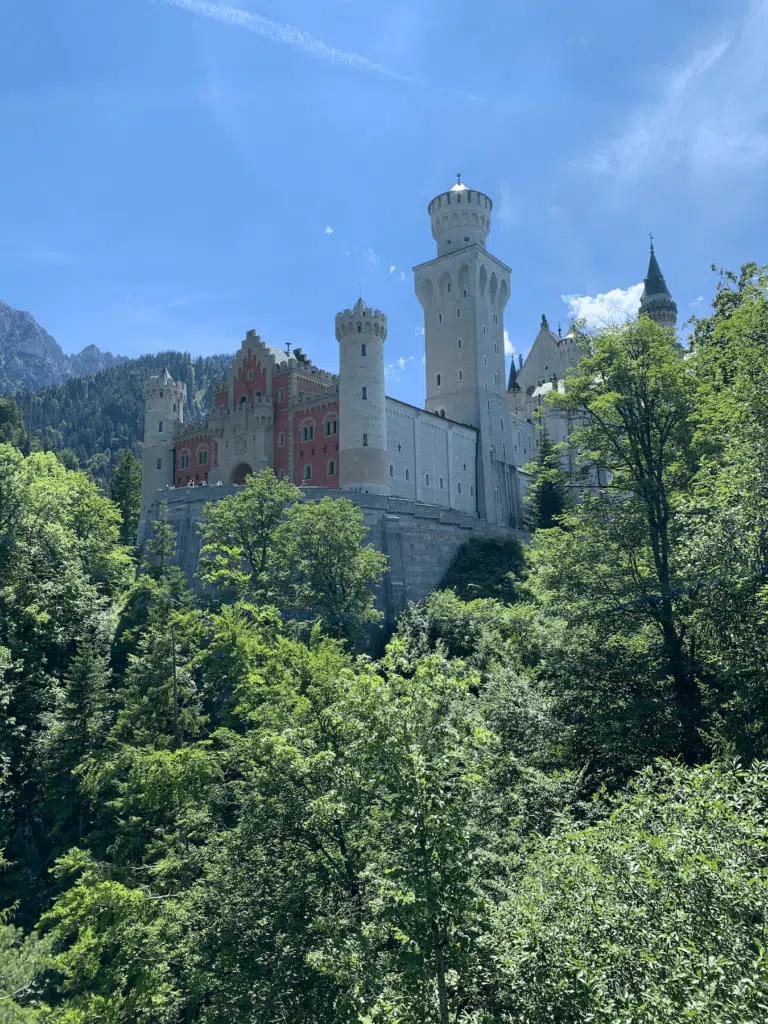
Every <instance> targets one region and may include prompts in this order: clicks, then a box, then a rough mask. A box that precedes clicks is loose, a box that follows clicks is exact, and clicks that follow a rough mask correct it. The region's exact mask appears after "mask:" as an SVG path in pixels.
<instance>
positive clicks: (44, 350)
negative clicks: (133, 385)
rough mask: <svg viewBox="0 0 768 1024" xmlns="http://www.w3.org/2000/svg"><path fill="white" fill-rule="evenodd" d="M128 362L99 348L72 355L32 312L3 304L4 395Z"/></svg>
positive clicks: (0, 391) (0, 387) (0, 372)
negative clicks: (67, 352)
mask: <svg viewBox="0 0 768 1024" xmlns="http://www.w3.org/2000/svg"><path fill="white" fill-rule="evenodd" d="M124 362H126V359H125V357H124V356H113V355H112V353H111V352H102V351H100V349H98V348H97V347H96V346H95V345H88V346H87V347H86V348H84V349H83V351H82V352H78V353H77V355H74V356H68V355H66V354H65V353H64V351H63V349H62V348H61V346H60V345H59V344H58V342H57V341H56V340H55V339H54V338H52V337H51V335H50V334H49V333H48V331H46V330H45V328H44V327H41V326H40V324H39V323H38V322H37V320H35V318H34V317H33V316H32V314H31V313H25V312H23V311H22V310H20V309H14V308H13V306H9V305H8V304H7V303H5V302H2V301H0V395H8V394H13V393H14V392H16V391H18V390H19V389H21V388H40V387H45V386H46V385H49V384H59V383H61V382H62V381H65V380H67V379H68V378H69V377H79V376H82V375H83V374H86V373H98V372H99V370H103V369H105V368H106V367H108V366H114V365H116V364H118V363H124Z"/></svg>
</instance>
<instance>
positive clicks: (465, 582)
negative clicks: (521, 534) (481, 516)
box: [441, 536, 525, 604]
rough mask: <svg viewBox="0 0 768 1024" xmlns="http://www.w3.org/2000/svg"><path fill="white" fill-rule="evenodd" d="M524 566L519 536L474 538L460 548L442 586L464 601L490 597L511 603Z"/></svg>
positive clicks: (514, 597)
mask: <svg viewBox="0 0 768 1024" xmlns="http://www.w3.org/2000/svg"><path fill="white" fill-rule="evenodd" d="M524 565H525V558H524V556H523V547H522V544H521V543H520V541H519V540H518V539H517V537H512V536H510V537H472V538H471V539H470V540H468V541H467V542H466V543H465V544H462V546H461V547H460V548H459V550H458V552H457V553H456V558H455V559H454V561H453V564H452V565H451V567H450V568H449V569H448V571H447V572H446V574H445V576H444V577H443V582H442V584H441V587H442V588H443V589H445V590H455V591H456V593H457V594H458V596H459V597H460V598H461V599H462V601H472V600H475V599H477V598H482V597H488V598H496V599H497V600H499V601H504V602H506V603H508V604H511V603H512V602H513V601H515V600H516V598H517V586H516V584H517V582H518V581H519V578H520V577H521V576H522V574H523V567H524Z"/></svg>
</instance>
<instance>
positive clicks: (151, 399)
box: [138, 370, 187, 544]
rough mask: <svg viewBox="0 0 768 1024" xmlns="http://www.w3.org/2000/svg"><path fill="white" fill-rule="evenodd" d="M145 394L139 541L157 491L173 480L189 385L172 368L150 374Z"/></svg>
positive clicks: (142, 536) (141, 540) (142, 538)
mask: <svg viewBox="0 0 768 1024" xmlns="http://www.w3.org/2000/svg"><path fill="white" fill-rule="evenodd" d="M142 392H143V394H144V451H143V456H142V471H141V516H140V520H139V538H138V540H139V543H140V544H141V543H143V541H144V540H145V531H146V523H147V516H148V514H149V510H150V507H151V505H152V497H153V495H154V493H155V491H156V490H158V489H159V488H161V487H166V486H167V485H168V484H170V483H173V434H174V429H175V427H176V424H177V423H183V422H184V402H185V401H186V397H187V388H186V385H185V384H181V383H177V382H176V381H175V380H174V379H173V377H172V376H171V375H170V373H169V372H168V370H163V372H162V373H160V374H158V375H157V376H155V377H149V378H148V379H147V380H145V381H144V384H143V385H142Z"/></svg>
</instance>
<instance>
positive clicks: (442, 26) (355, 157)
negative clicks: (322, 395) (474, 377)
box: [0, 0, 768, 402]
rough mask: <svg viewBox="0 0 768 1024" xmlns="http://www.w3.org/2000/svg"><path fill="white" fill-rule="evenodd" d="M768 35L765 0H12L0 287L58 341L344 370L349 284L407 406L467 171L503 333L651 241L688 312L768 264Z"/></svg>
mask: <svg viewBox="0 0 768 1024" xmlns="http://www.w3.org/2000/svg"><path fill="white" fill-rule="evenodd" d="M767 51H768V0H730V2H729V3H727V4H723V3H722V2H720V0H645V2H644V3H642V4H639V5H635V4H633V5H629V4H626V3H623V2H621V0H581V2H580V3H575V2H574V0H514V2H511V0H485V3H483V4H467V3H463V2H462V3H459V2H456V0H240V2H238V3H237V4H236V5H234V6H226V5H220V4H215V3H203V2H198V0H173V2H171V0H9V2H8V3H7V4H5V5H4V6H3V11H2V14H0V138H2V140H3V146H2V153H3V158H2V160H0V225H2V229H1V230H0V298H2V299H4V300H5V301H6V302H9V303H10V304H11V305H13V306H17V307H20V308H23V309H28V310H30V311H31V312H32V313H33V314H34V315H35V316H36V317H37V319H38V320H39V321H40V322H41V323H42V324H43V325H44V326H45V327H46V328H47V329H48V330H49V331H50V332H51V333H52V334H53V335H54V336H55V337H56V338H57V340H58V341H59V342H60V344H61V345H62V346H63V347H64V349H65V350H67V351H75V350H78V349H80V348H81V347H82V346H83V345H86V344H90V343H95V344H97V345H99V346H100V347H101V348H105V349H110V350H112V351H114V352H118V353H121V354H124V355H138V354H140V353H142V352H147V351H153V350H157V349H160V348H165V347H174V348H183V349H187V350H189V351H191V352H193V353H213V352H218V351H234V350H235V349H236V347H237V345H238V343H239V342H240V340H241V339H242V338H243V336H244V334H245V331H246V330H247V329H249V328H255V329H256V330H257V331H258V332H259V333H260V334H261V335H262V336H263V337H264V339H265V340H267V341H268V342H269V343H271V344H274V345H280V346H282V345H284V344H285V343H286V342H287V341H290V342H291V343H292V344H293V345H300V346H302V347H303V348H304V349H305V351H307V352H308V353H309V354H310V355H311V356H312V358H313V359H314V360H315V362H317V363H319V364H320V365H322V366H324V367H325V368H328V369H335V368H336V365H337V351H336V347H337V346H336V341H335V339H334V334H333V321H334V315H335V313H336V311H337V310H338V309H341V308H343V307H345V306H348V305H351V304H353V303H354V301H355V300H356V298H357V294H358V283H359V284H360V285H361V286H362V290H363V295H364V296H365V298H366V300H367V301H368V302H369V303H371V304H373V305H375V306H378V307H380V308H382V309H384V310H385V311H386V312H387V314H388V316H389V340H388V342H387V359H388V362H389V363H390V364H391V366H390V386H389V391H390V393H392V394H394V395H396V396H398V397H402V398H404V399H406V400H408V401H414V402H420V401H421V400H422V397H423V382H422V374H423V371H422V367H421V345H422V340H421V338H420V337H419V333H418V327H419V324H420V322H421V316H420V308H419V306H418V303H417V302H416V299H415V297H414V295H413V282H412V274H411V268H412V266H413V265H414V264H417V263H420V262H422V261H424V260H427V259H430V258H432V257H433V256H434V254H435V250H434V243H433V240H432V238H431V235H430V228H429V218H428V216H427V212H426V208H427V204H428V202H429V200H430V199H431V198H432V197H433V196H434V195H436V194H437V193H438V192H440V191H443V190H444V189H446V188H449V187H450V186H451V184H452V183H453V182H454V181H455V174H456V172H458V171H461V172H462V175H463V178H464V181H465V182H466V183H467V184H468V185H469V186H470V187H472V188H478V189H481V190H483V191H485V192H487V193H488V194H489V195H490V196H491V197H492V198H493V199H494V201H495V210H494V224H493V230H492V233H491V236H490V239H489V248H490V249H491V251H492V252H494V253H495V254H496V255H498V256H499V257H500V258H501V259H502V260H504V261H505V262H506V263H508V264H509V265H510V266H511V267H512V296H511V299H510V302H509V305H508V307H507V311H506V326H507V330H508V334H509V344H510V348H514V349H515V351H517V352H522V353H525V352H526V351H527V349H528V347H529V345H530V343H531V341H532V339H533V337H534V336H535V334H536V331H537V329H538V324H539V319H540V316H541V313H542V312H546V313H547V315H548V317H549V319H550V322H551V323H552V324H557V323H558V321H560V322H562V323H563V324H564V325H565V324H566V323H567V322H568V318H569V315H570V314H572V313H574V312H576V313H586V314H587V315H588V316H589V317H591V318H592V319H595V320H599V319H600V318H601V317H605V316H606V310H607V308H610V310H611V311H615V310H616V309H617V308H618V307H619V306H621V305H622V304H623V303H626V302H627V301H629V302H630V303H631V302H632V301H634V299H635V298H636V295H637V293H638V287H637V286H638V284H639V282H640V281H641V279H642V277H643V274H644V271H645V268H646V266H647V250H648V232H649V231H652V232H653V233H654V236H655V239H656V248H657V253H658V255H659V260H660V263H661V266H662V269H663V270H664V273H665V275H666V278H667V281H668V283H669V285H670V287H671V289H672V292H673V294H674V296H675V298H676V300H677V302H678V305H679V307H680V310H681V315H682V317H683V318H685V317H687V316H688V315H689V314H690V313H691V312H693V311H695V310H700V309H702V308H703V307H704V305H705V303H704V301H702V297H703V299H704V300H706V301H707V302H708V301H709V297H710V296H711V294H712V291H713V287H714V276H713V274H712V273H711V271H710V269H709V267H710V264H711V263H713V262H714V263H717V264H718V265H720V266H726V267H737V266H738V265H739V264H740V263H742V262H744V261H746V260H756V261H758V262H766V261H768V254H767V253H766V251H765V250H766V245H765V240H766V235H767V234H768V230H767V229H768V217H766V184H767V183H768V175H766V165H767V164H768V88H767V87H768V65H767V64H766V60H765V53H766V52H767ZM632 289H634V290H632ZM569 296H570V299H569V298H568V297H569ZM605 296H608V298H605ZM609 315H612V313H611V314H609Z"/></svg>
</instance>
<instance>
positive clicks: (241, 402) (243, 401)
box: [240, 395, 248, 409]
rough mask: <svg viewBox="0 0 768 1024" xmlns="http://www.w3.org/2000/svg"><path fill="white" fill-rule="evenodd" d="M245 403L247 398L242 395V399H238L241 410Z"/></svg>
mask: <svg viewBox="0 0 768 1024" xmlns="http://www.w3.org/2000/svg"><path fill="white" fill-rule="evenodd" d="M247 401H248V396H247V395H243V396H242V398H241V399H240V408H241V409H242V408H243V406H244V405H245V404H246V402H247Z"/></svg>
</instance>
